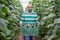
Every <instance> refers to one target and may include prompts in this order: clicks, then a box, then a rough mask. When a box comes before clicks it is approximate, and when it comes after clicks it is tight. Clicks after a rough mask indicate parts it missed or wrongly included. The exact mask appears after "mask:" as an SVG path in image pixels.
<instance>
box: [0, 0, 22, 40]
mask: <svg viewBox="0 0 60 40" xmlns="http://www.w3.org/2000/svg"><path fill="white" fill-rule="evenodd" d="M22 12H23V9H22V6H21V3H20V0H0V39H1V40H11V39H14V38H13V37H14V35H15V34H16V30H17V28H18V23H19V21H20V16H21V13H22Z"/></svg>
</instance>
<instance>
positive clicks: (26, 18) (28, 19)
mask: <svg viewBox="0 0 60 40" xmlns="http://www.w3.org/2000/svg"><path fill="white" fill-rule="evenodd" d="M22 17H23V18H21V20H22V21H20V26H22V27H25V28H26V27H27V28H29V27H32V28H34V27H35V26H37V24H33V22H35V21H36V20H38V19H37V13H36V12H33V6H32V5H31V4H29V5H28V6H27V9H26V11H25V12H23V14H22ZM33 17H35V18H36V19H35V18H33ZM34 20H35V21H34ZM24 23H25V24H24ZM26 23H27V24H26ZM31 23H32V24H31ZM34 25H35V26H34ZM33 35H34V34H33ZM33 35H31V34H29V35H27V34H26V35H24V40H34V36H33Z"/></svg>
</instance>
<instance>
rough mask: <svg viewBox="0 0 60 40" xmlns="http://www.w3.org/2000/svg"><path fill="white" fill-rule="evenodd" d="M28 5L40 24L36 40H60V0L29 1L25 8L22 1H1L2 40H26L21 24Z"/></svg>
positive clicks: (0, 22) (0, 29)
mask: <svg viewBox="0 0 60 40" xmlns="http://www.w3.org/2000/svg"><path fill="white" fill-rule="evenodd" d="M24 1H25V2H26V0H24ZM28 4H32V6H33V10H34V11H35V12H36V13H37V15H38V18H39V19H38V21H39V23H40V25H39V28H38V36H34V40H60V0H29V1H28V2H27V4H24V6H23V5H22V3H21V0H0V40H24V37H23V36H22V35H20V33H21V30H20V24H19V23H20V20H21V16H22V13H23V12H24V11H26V10H25V9H26V7H27V5H28Z"/></svg>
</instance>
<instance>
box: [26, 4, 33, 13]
mask: <svg viewBox="0 0 60 40" xmlns="http://www.w3.org/2000/svg"><path fill="white" fill-rule="evenodd" d="M32 9H33V6H32V4H29V5H28V6H27V11H28V12H29V13H30V12H32Z"/></svg>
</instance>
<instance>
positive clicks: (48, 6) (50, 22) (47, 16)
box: [32, 0, 60, 40]
mask: <svg viewBox="0 0 60 40" xmlns="http://www.w3.org/2000/svg"><path fill="white" fill-rule="evenodd" d="M59 4H60V2H59V0H32V5H33V6H34V11H35V12H37V14H38V16H39V22H40V27H39V36H41V37H42V38H45V37H46V36H48V37H47V38H45V39H47V40H49V39H50V40H52V38H54V37H55V36H56V33H60V31H59V32H55V31H57V30H56V29H59V28H58V27H60V26H58V27H57V26H56V25H58V24H60V21H59V20H60V5H59ZM44 36H45V37H44ZM51 37H52V38H51ZM57 37H58V35H57Z"/></svg>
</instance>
